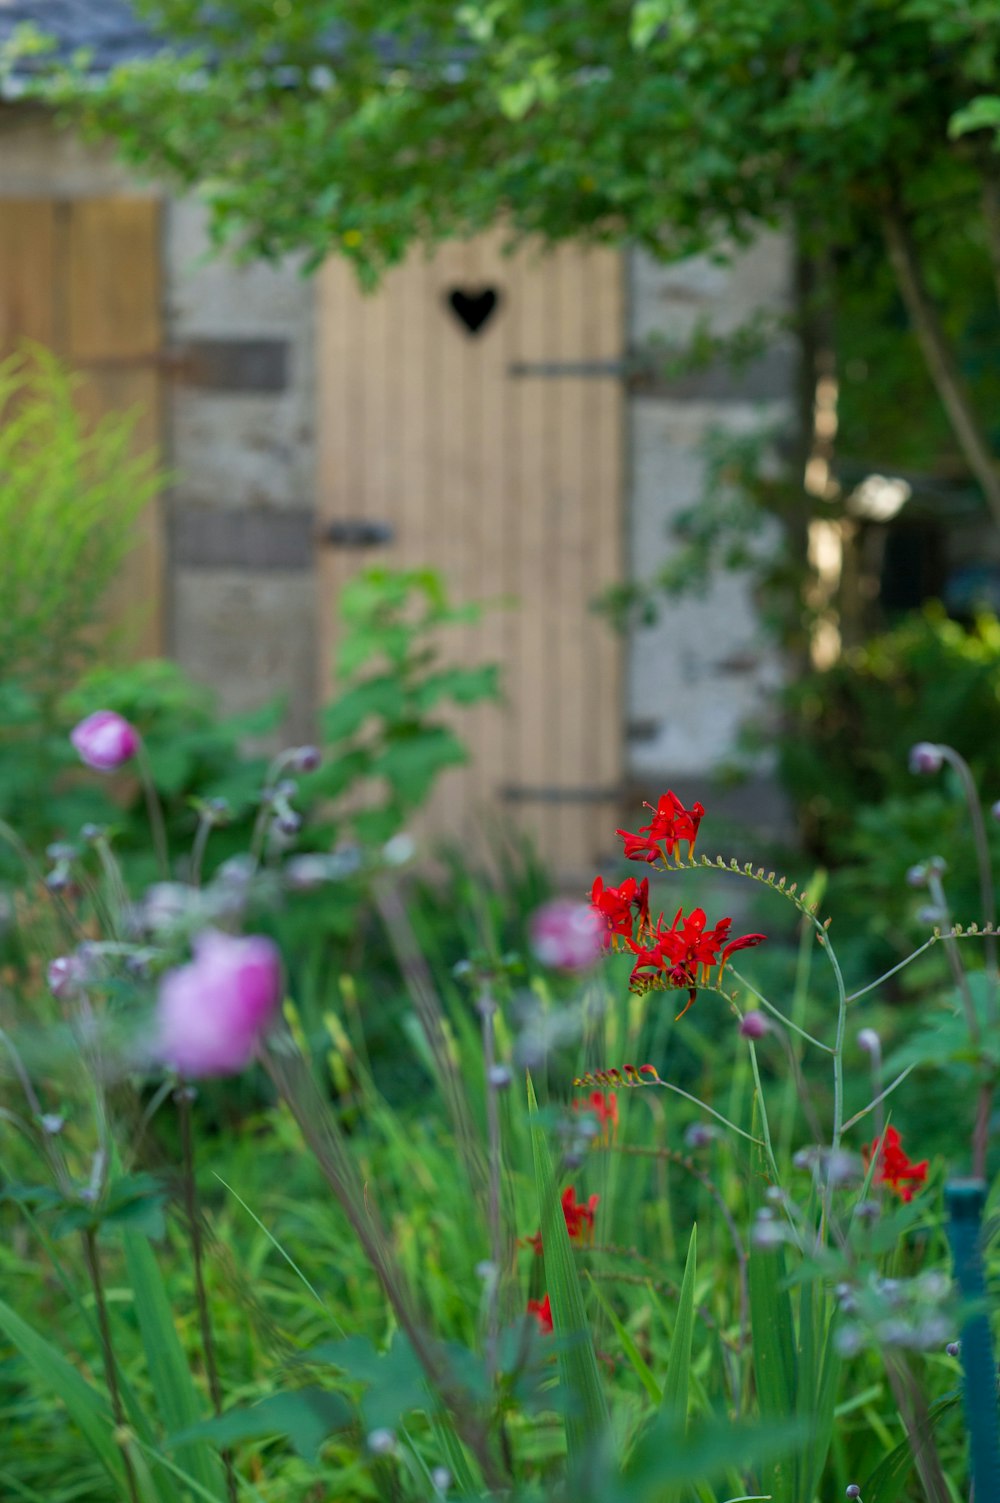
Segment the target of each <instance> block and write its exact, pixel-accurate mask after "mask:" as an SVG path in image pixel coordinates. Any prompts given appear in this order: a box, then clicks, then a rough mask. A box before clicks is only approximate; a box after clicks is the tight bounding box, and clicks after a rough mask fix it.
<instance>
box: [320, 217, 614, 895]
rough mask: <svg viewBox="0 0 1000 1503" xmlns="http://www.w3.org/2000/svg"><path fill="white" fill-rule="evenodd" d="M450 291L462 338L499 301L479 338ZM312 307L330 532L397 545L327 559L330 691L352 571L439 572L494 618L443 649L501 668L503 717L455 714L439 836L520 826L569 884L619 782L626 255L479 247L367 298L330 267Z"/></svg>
mask: <svg viewBox="0 0 1000 1503" xmlns="http://www.w3.org/2000/svg"><path fill="white" fill-rule="evenodd" d="M456 292H457V293H464V294H465V295H466V298H467V301H466V303H465V304H463V305H462V306H463V308H464V309H465V311H466V313H471V315H472V321H473V322H474V321H475V315H476V313H477V312H479V313H481V312H482V311H483V310H484V308H485V306H486V305H485V303H477V302H476V298H477V296H478V295H480V294H484V293H487V292H492V293H494V295H495V297H496V304H495V306H494V309H493V312H492V314H491V315H490V316H489V317H488V318H486V320H485V322H484V323H483V324H482V326H481V327H480V328H479V329H478V331H476V332H472V331H471V330H470V328H469V327H467V325H466V324H465V323H463V321H462V319H461V318H460V317H459V315H458V313H456V311H455V309H454V308H453V306H452V304H451V302H450V299H451V298H452V295H453V294H455V293H456ZM470 298H471V299H472V301H471V303H470V302H469V301H468V299H470ZM319 310H320V311H319V319H320V325H319V397H318V423H319V441H320V455H319V512H320V530H321V533H324V532H326V531H328V529H329V526H330V524H331V523H334V522H338V521H339V522H345V521H349V522H362V523H368V524H375V526H376V527H378V526H384V527H385V528H386V529H388V530H389V532H390V534H391V538H390V541H389V542H388V543H387V544H386V545H384V546H381V547H372V548H369V549H364V550H356V549H345V548H341V547H337V546H332V545H326V546H323V547H322V549H321V566H320V580H321V599H322V609H321V618H322V621H321V629H322V633H323V644H322V645H323V649H324V650H323V651H322V652H321V658H322V660H323V664H324V668H323V672H324V681H323V693H324V695H326V694H328V693H329V685H330V681H331V680H330V671H331V669H330V665H331V647H332V644H333V641H334V636H335V630H336V625H335V622H336V603H337V595H338V591H339V589H340V587H341V585H342V584H343V582H344V581H345V579H347V578H348V577H349V576H350V574H351V573H352V572H353V571H355V570H356V569H358V568H360V567H363V566H365V565H366V564H369V563H372V562H378V563H385V564H386V565H389V566H399V567H416V566H430V567H433V568H435V569H438V570H439V571H440V572H441V573H442V575H443V576H444V578H445V581H446V583H447V586H448V588H449V591H450V592H451V594H452V595H453V596H454V598H455V599H456V600H459V601H467V600H476V601H483V602H487V603H494V604H492V605H491V606H490V608H488V609H487V610H486V612H485V615H484V617H483V620H482V622H481V623H479V624H477V625H476V626H474V627H470V628H467V629H464V630H463V633H462V635H461V639H459V638H458V637H455V638H452V639H451V647H450V651H451V652H452V653H453V654H454V655H455V656H456V657H457V658H460V659H461V660H463V661H465V662H467V663H470V664H472V663H477V662H485V661H495V662H499V663H500V665H501V672H502V680H503V686H504V694H505V705H504V707H503V709H498V708H497V707H495V706H490V705H485V706H480V707H476V708H475V709H473V710H471V711H463V712H460V713H459V714H458V715H457V717H456V719H455V725H456V728H457V729H458V730H459V731H460V734H461V735H462V736H463V737H464V739H465V740H466V741H467V743H468V744H469V747H470V750H471V753H472V762H471V765H470V766H469V767H467V768H462V769H455V770H452V771H449V772H448V773H446V774H445V775H444V777H443V778H442V781H441V785H440V789H439V792H438V794H437V795H436V796H435V800H434V804H433V807H432V809H431V811H430V824H431V828H432V829H433V831H434V832H435V833H437V834H440V835H443V836H445V837H463V838H468V836H469V834H470V833H472V832H478V834H479V835H480V836H481V835H482V833H483V831H484V829H485V828H487V827H488V826H489V825H490V823H491V822H495V821H496V820H497V819H498V818H499V819H500V820H501V821H502V823H503V824H504V826H507V827H509V826H510V822H511V820H514V821H515V822H516V825H517V826H518V827H519V828H521V829H523V830H525V831H528V832H530V834H531V835H532V836H533V837H534V840H535V842H536V844H537V846H538V848H539V850H540V851H541V852H542V853H544V854H545V855H546V857H547V859H548V861H549V862H550V863H551V864H552V865H553V867H554V869H556V870H558V871H559V872H561V873H562V874H564V875H566V876H569V875H570V874H572V876H573V879H574V880H576V879H577V878H578V877H580V875H581V873H584V872H585V871H586V870H587V869H588V868H589V866H590V865H591V863H592V862H593V861H594V860H595V859H596V857H597V856H598V855H599V853H600V852H601V851H602V850H604V849H606V848H607V846H608V843H609V839H610V838H611V837H613V830H614V824H615V813H616V803H617V800H618V797H619V792H620V782H621V775H622V737H623V725H622V713H623V712H622V681H621V648H620V644H619V642H618V641H617V640H616V638H615V636H614V634H613V633H612V631H611V629H610V628H609V626H608V625H607V624H606V623H605V621H604V620H603V619H601V618H599V617H597V616H595V614H594V613H593V611H592V609H591V607H592V602H593V600H594V598H595V596H597V595H598V594H600V592H601V591H602V590H603V589H604V588H605V587H606V586H607V585H609V584H611V583H613V582H615V581H617V580H619V579H620V578H621V571H622V547H623V507H622V489H623V486H622V466H623V448H622V438H623V436H622V423H623V407H622V394H621V382H620V378H619V373H618V369H617V363H618V361H619V360H620V358H621V351H622V341H623V337H624V309H623V271H622V261H621V257H620V255H619V254H617V253H615V252H612V251H609V250H604V249H584V248H582V247H580V246H576V245H568V246H565V247H562V248H560V249H558V250H556V251H554V252H551V253H548V254H544V255H543V254H541V253H539V252H538V251H532V250H521V251H519V252H518V253H517V254H516V255H513V256H504V255H503V254H502V252H501V237H500V236H499V235H498V234H495V235H488V236H484V237H481V238H479V239H477V240H475V241H472V242H470V243H467V244H460V243H455V244H449V245H446V246H445V247H443V248H442V249H441V250H440V251H439V252H438V253H437V254H435V256H434V257H433V258H432V259H427V258H426V257H425V256H424V255H423V254H422V253H420V252H415V253H414V254H412V255H411V256H410V258H409V259H408V260H407V261H406V263H405V264H404V265H403V266H401V267H399V268H397V269H396V270H394V271H392V272H391V273H390V274H389V275H388V277H387V278H386V280H385V282H384V284H383V286H382V287H381V288H380V289H379V291H378V292H377V293H376V294H374V295H371V296H366V295H364V294H362V293H361V292H360V291H359V290H358V287H357V284H356V281H355V279H354V274H353V272H352V271H351V270H350V268H349V267H348V266H347V264H346V263H344V262H343V261H341V260H336V261H333V262H331V263H330V264H328V265H327V266H326V267H325V268H324V269H323V271H322V272H321V274H320V283H319ZM503 602H507V605H506V608H505V607H504V605H503V604H502V603H503ZM478 843H479V844H480V847H481V840H480V841H479V842H478Z"/></svg>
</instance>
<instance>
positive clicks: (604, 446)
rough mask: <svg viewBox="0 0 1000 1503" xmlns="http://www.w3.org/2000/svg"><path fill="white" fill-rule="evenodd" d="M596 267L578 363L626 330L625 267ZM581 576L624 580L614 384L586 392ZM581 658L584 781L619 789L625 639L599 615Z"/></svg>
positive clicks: (607, 353)
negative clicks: (586, 704)
mask: <svg viewBox="0 0 1000 1503" xmlns="http://www.w3.org/2000/svg"><path fill="white" fill-rule="evenodd" d="M590 255H592V256H593V257H594V258H595V261H596V262H597V263H598V264H597V266H595V275H594V277H593V285H592V296H590V297H588V299H587V302H586V314H585V316H586V327H585V333H584V339H585V343H584V350H585V358H586V359H590V360H607V359H615V358H617V357H618V356H619V354H620V352H621V348H622V341H623V338H624V329H625V267H624V258H623V256H622V254H621V252H617V251H610V250H597V251H592V252H590ZM588 397H589V400H588V403H587V418H586V432H587V438H588V462H587V488H586V493H585V507H586V512H587V518H588V524H587V539H588V556H587V577H588V579H589V581H590V589H591V590H592V591H593V593H594V594H595V595H601V594H603V593H604V591H605V590H607V589H608V588H609V586H611V585H613V584H617V583H619V582H620V581H621V580H622V579H623V578H624V568H625V522H626V516H625V510H624V507H623V505H622V497H623V495H624V492H625V474H624V468H625V450H624V441H625V393H624V389H623V387H622V386H621V384H620V383H619V382H617V381H600V382H595V383H594V385H593V388H592V389H591V390H590V392H589V393H588ZM589 635H590V642H589V643H588V649H587V658H588V662H589V663H590V667H591V674H592V678H591V683H592V686H593V687H592V692H593V695H594V697H595V698H596V699H597V700H598V701H599V703H600V706H601V713H599V714H594V713H592V714H591V715H590V716H589V717H588V728H589V729H588V735H587V737H586V740H585V755H586V774H585V775H586V778H587V781H588V783H591V784H592V786H594V787H597V788H609V789H614V788H617V787H618V786H620V784H621V782H622V777H623V770H624V744H625V713H626V712H625V685H624V672H623V663H624V654H625V649H624V642H623V640H622V638H621V636H620V635H619V634H618V633H617V632H615V631H614V630H613V629H612V627H611V626H610V625H609V624H608V622H607V621H605V620H604V619H602V618H593V617H592V618H591V619H590V622H589ZM617 812H618V811H617V804H616V801H615V800H614V799H611V800H609V801H607V802H601V803H599V804H595V805H593V806H592V810H591V830H592V834H591V845H592V849H593V852H594V857H595V859H596V860H600V858H601V857H602V856H603V854H604V853H605V852H609V851H611V850H612V849H613V848H614V833H613V832H614V829H615V825H616V823H617V820H616V815H617Z"/></svg>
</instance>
